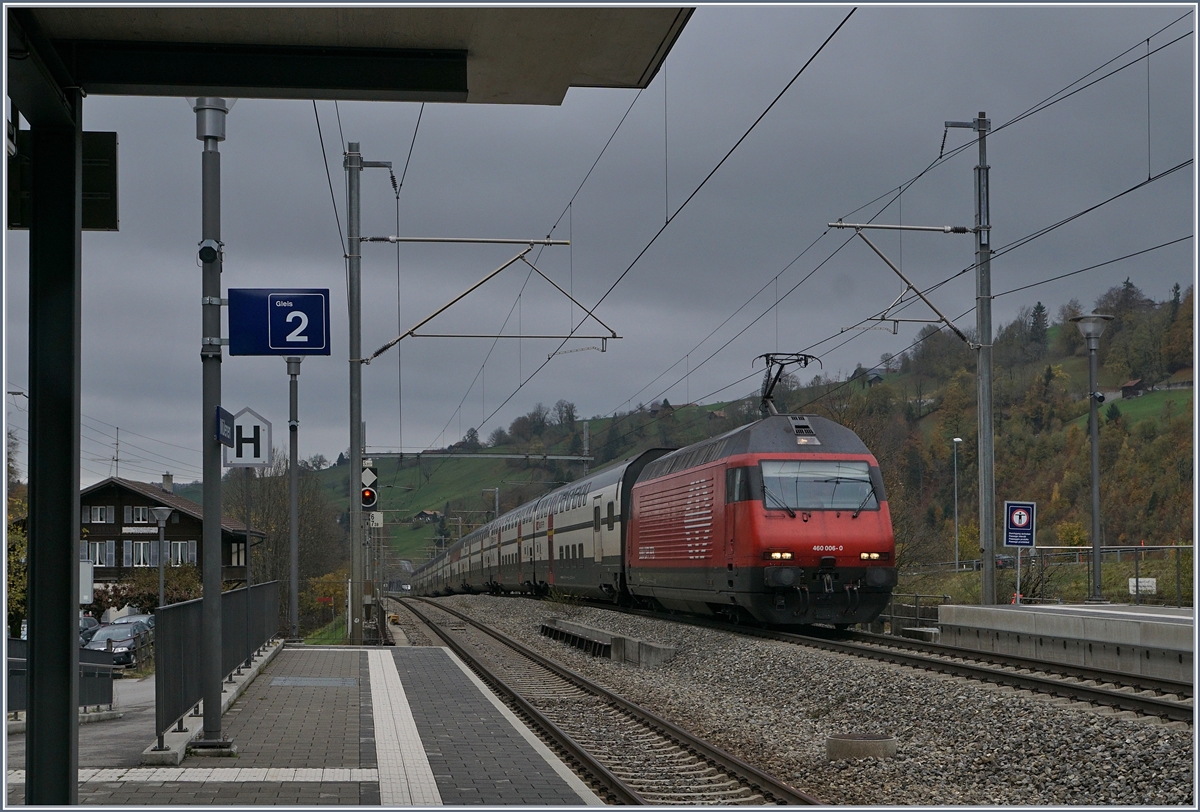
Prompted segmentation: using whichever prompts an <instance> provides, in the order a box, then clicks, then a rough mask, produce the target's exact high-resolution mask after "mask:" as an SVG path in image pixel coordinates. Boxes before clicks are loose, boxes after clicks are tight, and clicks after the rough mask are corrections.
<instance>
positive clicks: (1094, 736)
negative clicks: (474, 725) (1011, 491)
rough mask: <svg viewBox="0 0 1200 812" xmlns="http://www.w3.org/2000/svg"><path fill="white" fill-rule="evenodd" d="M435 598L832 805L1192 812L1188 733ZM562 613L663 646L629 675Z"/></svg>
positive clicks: (747, 643)
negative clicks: (577, 640) (887, 742)
mask: <svg viewBox="0 0 1200 812" xmlns="http://www.w3.org/2000/svg"><path fill="white" fill-rule="evenodd" d="M440 602H442V603H444V604H447V605H449V606H453V607H455V608H458V609H460V610H462V611H464V612H466V613H468V614H470V615H472V616H475V617H477V618H479V619H480V620H484V621H486V622H488V623H490V624H492V625H493V626H494V627H496V628H498V629H499V630H501V631H503V632H504V633H505V634H507V635H509V636H511V637H513V638H514V639H516V640H519V641H521V642H522V643H525V644H526V645H528V646H530V647H531V648H534V649H535V650H537V651H539V652H541V653H543V654H545V655H547V656H549V657H551V658H553V659H555V660H556V661H558V662H559V663H561V664H563V665H564V666H566V667H567V668H570V669H572V670H574V671H577V672H579V673H580V674H583V675H584V676H586V677H588V678H589V679H591V680H593V681H595V682H597V683H599V684H601V685H603V686H605V687H606V688H608V689H610V690H612V691H614V692H616V693H619V694H620V695H622V696H624V697H626V698H627V699H629V700H631V701H633V702H636V703H638V704H640V705H642V706H644V707H646V708H647V709H649V710H651V711H653V712H654V713H656V714H658V715H660V716H662V717H664V718H666V719H669V720H671V721H673V722H675V723H676V724H678V725H680V726H681V727H684V728H686V729H688V730H690V731H691V732H692V733H694V734H696V735H698V736H700V737H701V738H703V739H706V740H707V741H709V742H711V743H713V744H715V745H717V746H718V747H720V748H722V749H724V750H726V751H728V752H729V753H732V754H733V755H735V756H737V757H738V758H741V759H743V760H744V761H747V762H749V763H751V764H754V765H755V766H757V767H758V768H759V769H762V770H764V771H766V772H769V773H771V774H773V775H776V776H778V777H779V778H781V779H783V780H784V781H786V782H787V783H789V784H791V785H792V786H794V787H795V788H797V789H800V790H802V791H804V792H808V793H810V794H812V795H815V796H817V797H818V798H821V799H822V800H824V801H826V802H829V803H837V804H851V805H888V806H903V805H931V804H938V805H944V804H954V805H960V804H961V805H999V804H1005V805H1014V804H1016V805H1081V804H1086V805H1117V804H1121V805H1131V804H1132V805H1155V806H1158V805H1183V806H1188V807H1192V806H1194V805H1195V804H1194V797H1195V795H1194V792H1195V790H1194V769H1195V767H1194V749H1193V736H1194V731H1193V729H1192V728H1190V727H1186V726H1181V725H1180V724H1179V723H1174V724H1169V725H1167V724H1161V723H1159V722H1158V721H1157V720H1148V719H1145V718H1139V719H1126V718H1122V717H1121V716H1116V715H1106V714H1104V713H1103V712H1096V711H1092V710H1089V709H1087V707H1086V706H1083V705H1080V704H1060V703H1058V702H1056V701H1055V700H1051V699H1049V698H1046V697H1041V696H1034V695H1032V694H1029V693H1028V692H1022V691H1014V690H1011V689H1007V688H998V687H995V686H988V685H983V684H981V683H977V682H970V681H967V680H963V679H958V678H953V677H945V676H940V675H933V674H930V673H927V672H923V671H917V670H915V669H909V668H904V667H901V666H894V665H888V664H883V663H878V662H874V661H870V660H863V659H859V658H854V657H850V656H846V655H840V654H834V653H830V652H824V651H817V650H810V649H805V648H803V647H801V646H797V645H793V644H787V643H779V642H774V641H768V640H758V639H751V638H743V637H739V636H737V635H731V634H727V633H724V632H717V631H711V630H707V629H700V628H696V627H690V626H686V625H680V624H675V623H671V622H669V621H665V620H662V621H660V620H652V619H648V618H642V617H633V616H629V615H621V614H617V613H613V612H606V611H604V610H602V609H596V608H593V607H589V606H579V605H575V604H571V603H554V602H548V601H545V602H537V601H532V600H527V599H521V598H496V597H491V596H486V595H471V596H467V595H458V596H454V597H450V598H442V599H440ZM552 616H558V617H564V618H567V619H569V620H572V621H574V622H577V623H583V624H586V625H589V626H594V627H596V628H601V629H604V630H606V631H609V632H611V633H613V634H620V635H625V636H628V637H636V638H640V639H642V640H648V641H654V642H658V643H665V644H667V645H673V646H675V647H676V649H677V654H676V656H675V658H674V659H672V660H670V661H669V662H666V663H663V664H661V665H658V666H655V667H653V668H646V669H639V668H636V667H633V666H629V665H625V664H623V663H614V662H613V661H611V660H607V659H601V658H597V657H591V656H589V655H587V654H584V653H583V652H581V651H579V650H578V649H574V648H571V647H570V646H567V645H566V644H563V643H558V642H555V641H553V640H550V639H549V638H546V637H542V636H541V635H540V634H539V633H538V627H539V624H540V623H541V622H542V621H543V620H544V619H546V618H548V617H552ZM847 733H859V734H884V735H889V736H895V737H896V740H897V744H898V750H897V753H896V756H895V758H891V759H883V760H877V759H872V758H867V759H861V760H846V761H827V760H826V759H825V739H826V737H827V736H830V735H834V734H847Z"/></svg>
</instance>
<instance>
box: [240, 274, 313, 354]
mask: <svg viewBox="0 0 1200 812" xmlns="http://www.w3.org/2000/svg"><path fill="white" fill-rule="evenodd" d="M229 354H230V355H329V354H330V347H329V289H328V288H306V289H290V290H289V289H282V290H280V289H273V288H230V289H229Z"/></svg>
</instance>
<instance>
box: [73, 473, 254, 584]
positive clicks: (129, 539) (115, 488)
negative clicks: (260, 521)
mask: <svg viewBox="0 0 1200 812" xmlns="http://www.w3.org/2000/svg"><path fill="white" fill-rule="evenodd" d="M155 507H169V508H171V518H170V519H168V520H167V526H166V528H165V531H164V536H165V540H166V541H167V550H168V558H167V564H168V565H169V566H172V567H177V566H181V565H183V564H195V565H196V566H197V567H201V568H203V566H204V554H205V551H204V545H203V541H202V540H203V533H202V532H201V531H202V529H203V527H204V521H203V518H204V517H203V512H202V508H201V506H200V505H199V504H197V503H196V502H193V501H192V500H190V499H185V498H183V497H182V496H177V495H176V494H175V493H174V492H173V482H172V477H171V475H170V474H164V475H163V482H162V483H146V482H135V481H133V480H131V479H121V478H118V477H109V478H108V479H105V480H102V481H101V482H97V483H96V484H95V485H92V486H91V487H88V488H84V489H83V490H82V491H81V492H80V495H79V524H80V534H79V539H80V541H79V558H80V560H83V561H88V560H90V561H91V562H92V567H93V569H92V573H93V581H95V583H97V584H105V583H113V582H116V581H123V580H126V579H127V578H129V577H130V576H131V575H132V574H133V572H134V571H135V570H136V569H138V568H140V567H153V568H155V569H157V568H158V558H159V555H158V553H159V551H158V544H156V543H154V542H157V541H158V522H157V521H156V520H155V519H154V514H152V513H151V512H150V509H151V508H155ZM250 536H251V537H252V538H254V539H262V538H264V537H265V536H266V533H264V532H262V531H261V530H255V529H254V528H251V529H250ZM220 556H221V579H222V580H223V581H230V582H241V581H244V580H245V578H246V525H245V523H244V522H239V521H236V520H234V519H230V518H223V519H222V520H221V550H220Z"/></svg>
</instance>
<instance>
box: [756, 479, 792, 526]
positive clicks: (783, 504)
mask: <svg viewBox="0 0 1200 812" xmlns="http://www.w3.org/2000/svg"><path fill="white" fill-rule="evenodd" d="M763 493H765V494H766V495H767V496H769V497H771V498H772V499H774V500H775V501H776V502H778V503H779V506H780V507H781V508H783V509H784V510H786V511H787V513H788V515H789V516H791V517H792V518H793V519H794V518H796V511H794V510H792V509H791V508H790V507H788V503H787V502H785V501H783V500H782V499H780V498H779V497H778V496H776V495H775V494H774V493H772V491H771V489H770V488H768V487H767V486H766V485H763Z"/></svg>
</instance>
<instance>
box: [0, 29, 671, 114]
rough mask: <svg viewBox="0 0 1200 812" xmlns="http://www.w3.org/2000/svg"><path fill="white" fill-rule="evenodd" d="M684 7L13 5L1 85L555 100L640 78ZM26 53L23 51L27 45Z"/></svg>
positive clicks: (38, 103)
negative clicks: (6, 81)
mask: <svg viewBox="0 0 1200 812" xmlns="http://www.w3.org/2000/svg"><path fill="white" fill-rule="evenodd" d="M691 12H692V9H687V8H661V7H624V8H586V7H578V8H486V7H485V8H404V7H400V8H394V7H393V8H378V7H366V8H304V7H301V8H272V7H268V8H214V7H208V8H146V7H137V8H112V7H107V8H106V7H93V8H65V7H58V8H23V9H20V8H16V9H11V10H10V12H9V33H8V48H9V60H8V63H9V87H8V94H9V96H10V97H11V98H12V99H13V101H14V102H15V103H16V104H17V107H18V108H19V109H20V110H21V111H22V113H25V112H26V111H29V113H30V114H32V115H38V114H39V113H41V112H42V110H41V108H42V107H44V106H45V104H46V100H45V99H40V100H39V99H38V98H36V97H35V95H34V94H38V91H39V90H40V91H42V92H43V93H45V92H51V93H53V90H54V89H55V88H54V85H55V84H57V85H58V87H59V88H70V87H80V88H82V89H83V92H84V93H85V94H89V95H91V94H110V95H140V96H224V97H232V98H282V99H340V100H362V101H439V102H467V103H474V104H560V103H561V102H562V100H563V97H564V96H565V95H566V92H567V89H568V88H569V87H626V88H643V87H646V85H647V84H649V82H650V80H651V79H653V78H654V75H655V74H656V73H657V72H658V69H659V67H660V66H661V65H662V61H663V59H664V58H665V57H666V55H667V53H668V52H669V51H670V48H671V46H672V44H673V43H674V42H675V39H676V38H677V37H678V36H679V33H680V32H681V31H682V30H683V27H684V25H685V24H686V22H687V20H688V18H689V17H690V16H691ZM26 54H28V55H29V56H28V57H26V56H25V55H26Z"/></svg>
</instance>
